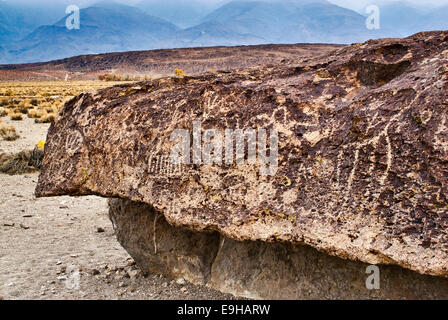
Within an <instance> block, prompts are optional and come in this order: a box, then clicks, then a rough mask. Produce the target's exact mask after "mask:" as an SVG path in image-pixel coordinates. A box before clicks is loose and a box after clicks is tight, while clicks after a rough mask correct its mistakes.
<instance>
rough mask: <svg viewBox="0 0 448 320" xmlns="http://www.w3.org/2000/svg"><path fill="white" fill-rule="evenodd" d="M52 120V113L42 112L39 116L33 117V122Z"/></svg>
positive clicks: (49, 121) (48, 121)
mask: <svg viewBox="0 0 448 320" xmlns="http://www.w3.org/2000/svg"><path fill="white" fill-rule="evenodd" d="M53 121H54V113H44V114H42V115H41V116H40V118H36V119H34V122H35V123H51V122H53Z"/></svg>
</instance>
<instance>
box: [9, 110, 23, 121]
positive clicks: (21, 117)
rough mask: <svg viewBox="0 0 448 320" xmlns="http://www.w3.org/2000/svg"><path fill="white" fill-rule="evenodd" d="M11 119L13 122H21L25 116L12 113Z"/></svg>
mask: <svg viewBox="0 0 448 320" xmlns="http://www.w3.org/2000/svg"><path fill="white" fill-rule="evenodd" d="M9 117H10V118H11V120H13V121H20V120H23V114H21V113H19V112H14V113H11V114H10V115H9Z"/></svg>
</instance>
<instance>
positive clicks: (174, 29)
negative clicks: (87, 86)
mask: <svg viewBox="0 0 448 320" xmlns="http://www.w3.org/2000/svg"><path fill="white" fill-rule="evenodd" d="M61 13H62V14H61ZM64 14H65V6H62V5H54V6H52V7H51V8H49V7H45V6H39V5H37V4H36V5H34V6H30V5H27V6H25V5H23V4H22V5H14V4H11V3H8V4H7V3H5V2H0V63H1V64H10V63H28V62H38V61H48V60H54V59H60V58H65V57H70V56H77V55H83V54H97V53H107V52H121V51H131V50H150V49H158V48H160V49H163V48H180V47H195V46H218V45H221V46H233V45H250V44H265V43H284V44H290V43H341V44H346V43H352V42H362V41H365V40H368V39H371V38H381V37H401V36H407V35H410V34H412V33H415V32H418V31H423V30H432V29H448V8H444V9H443V10H440V9H439V10H422V9H417V8H413V7H410V6H408V5H406V4H394V5H386V6H382V7H381V25H382V27H381V29H379V30H368V29H367V28H366V26H365V21H366V17H365V16H363V15H362V14H360V13H358V12H355V11H353V10H349V9H346V8H342V7H339V6H336V5H334V4H332V3H330V2H328V1H326V0H285V1H281V0H276V1H275V0H274V1H273V0H262V1H248V0H246V1H230V2H229V1H224V0H223V2H222V3H219V2H210V3H209V4H207V2H204V1H200V0H189V1H188V0H165V1H159V0H157V1H156V0H146V1H141V2H140V3H137V4H136V5H135V6H128V5H123V4H118V3H114V2H110V1H108V2H100V3H97V4H94V5H91V6H88V7H86V8H83V9H81V28H80V29H79V30H68V29H67V28H66V27H65V21H66V18H67V16H64Z"/></svg>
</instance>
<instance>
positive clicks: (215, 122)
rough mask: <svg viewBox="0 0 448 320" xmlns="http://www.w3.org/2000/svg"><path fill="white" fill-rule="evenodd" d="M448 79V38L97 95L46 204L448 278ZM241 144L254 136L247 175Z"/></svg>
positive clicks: (51, 170)
mask: <svg viewBox="0 0 448 320" xmlns="http://www.w3.org/2000/svg"><path fill="white" fill-rule="evenodd" d="M447 78H448V32H429V33H420V34H417V35H414V36H412V37H409V38H406V39H383V40H372V41H369V42H366V43H364V44H354V45H351V46H347V47H344V48H341V49H338V50H336V51H333V52H332V53H330V54H325V55H322V56H319V55H318V54H316V56H313V57H305V58H301V59H299V60H297V61H284V62H283V63H282V64H279V65H272V66H265V67H254V68H251V69H245V70H236V71H234V72H231V73H227V72H226V73H224V72H222V73H217V74H209V75H203V76H198V77H181V78H165V79H159V80H155V81H151V82H144V83H139V84H129V85H121V86H116V87H113V88H108V89H104V90H101V91H98V92H92V93H84V94H82V95H80V96H78V97H76V98H75V99H73V100H71V101H70V102H68V103H67V104H66V105H65V107H64V109H63V110H62V112H61V113H60V115H59V116H58V117H57V119H56V120H55V122H54V123H53V124H52V126H51V128H50V131H49V134H48V138H47V145H46V148H45V158H44V161H43V167H42V172H41V175H40V177H39V183H38V186H37V190H36V193H37V195H38V196H58V195H74V196H79V195H92V194H93V195H100V196H103V197H109V198H122V199H127V200H130V201H133V202H136V203H144V204H147V205H150V206H151V207H152V208H153V209H154V210H155V211H156V212H158V213H160V214H161V215H163V216H164V218H165V219H166V220H167V222H168V223H169V224H170V225H171V226H173V227H182V228H188V229H189V230H191V231H195V232H201V233H204V232H217V233H219V234H221V235H222V236H225V237H227V238H229V239H232V240H236V241H261V242H272V243H287V244H288V245H308V246H311V247H313V248H315V249H317V250H319V251H321V252H323V253H326V254H329V255H332V256H337V257H339V258H342V259H349V260H353V261H360V262H364V263H367V264H384V265H397V266H401V267H403V268H407V269H410V270H413V271H416V272H418V273H421V274H427V275H433V276H439V277H448V234H447V225H448V199H447V195H448V130H447V126H448V122H447V118H448V80H447ZM236 129H243V130H247V129H252V131H250V130H249V131H248V132H246V133H248V134H247V136H246V138H244V139H242V141H240V142H242V144H244V142H247V145H248V148H247V150H246V151H247V153H246V152H245V153H239V152H236V153H237V156H236V159H237V160H238V164H237V163H236V162H235V158H234V157H233V153H234V151H235V150H234V149H233V143H232V144H231V148H227V146H228V143H227V142H228V141H227V140H226V138H227V137H230V138H232V137H233V136H231V135H230V133H232V132H231V131H229V130H236ZM229 132H230V133H229ZM233 133H235V131H233ZM252 133H255V136H253V135H251V134H252ZM257 134H258V135H257ZM212 138H213V139H212ZM246 140H247V141H246ZM180 141H183V142H185V143H187V144H185V143H184V144H181V143H180ZM219 141H221V144H223V145H224V144H225V148H224V147H223V148H219V145H220V144H219V143H218V142H219ZM185 145H186V148H184V147H185ZM198 146H202V152H200V151H201V149H200V147H198ZM254 146H255V147H258V154H257V153H254V152H251V151H254V150H256V149H253V147H254ZM190 147H191V148H190ZM190 149H191V151H190ZM198 149H199V151H198ZM267 149H269V151H270V152H269V153H267V152H265V151H267ZM177 153H179V154H181V155H182V156H181V157H178V158H177V160H182V162H181V163H177V162H173V160H174V158H173V157H172V155H173V154H177ZM229 160H230V161H229ZM131 216H132V215H130V217H131ZM129 219H131V218H129ZM129 223H132V221H131V220H130V221H129ZM129 230H130V231H129V232H131V230H132V229H129ZM149 240H150V239H148V241H149ZM198 241H199V243H201V241H202V240H198ZM202 259H203V260H201V259H199V260H201V262H200V263H199V262H198V265H197V268H198V269H201V268H202V264H205V265H207V264H208V263H209V262H208V261H209V260H208V258H204V257H203V258H202ZM199 260H198V261H199Z"/></svg>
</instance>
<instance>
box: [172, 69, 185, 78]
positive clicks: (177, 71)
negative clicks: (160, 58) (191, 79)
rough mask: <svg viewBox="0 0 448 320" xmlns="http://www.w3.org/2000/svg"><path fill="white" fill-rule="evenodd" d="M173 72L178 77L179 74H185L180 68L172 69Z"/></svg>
mask: <svg viewBox="0 0 448 320" xmlns="http://www.w3.org/2000/svg"><path fill="white" fill-rule="evenodd" d="M174 74H175V75H176V76H178V77H181V76H184V75H185V72H184V70H182V69H176V70H175V71H174Z"/></svg>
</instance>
